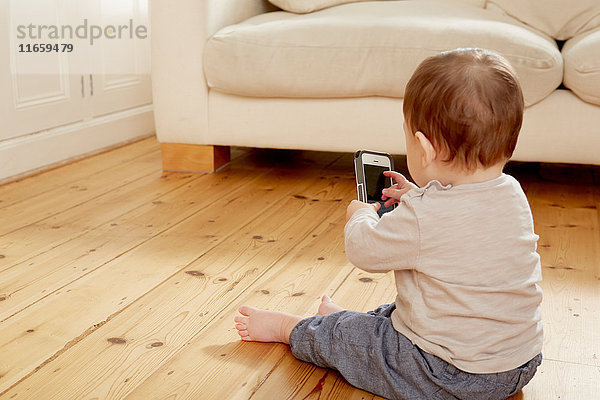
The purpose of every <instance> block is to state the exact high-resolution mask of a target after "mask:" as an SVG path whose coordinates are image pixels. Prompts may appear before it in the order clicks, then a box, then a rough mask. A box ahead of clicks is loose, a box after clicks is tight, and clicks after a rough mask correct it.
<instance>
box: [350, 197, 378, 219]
mask: <svg viewBox="0 0 600 400" xmlns="http://www.w3.org/2000/svg"><path fill="white" fill-rule="evenodd" d="M369 207H372V208H373V209H375V212H377V210H379V207H381V205H380V204H379V203H373V204H369V203H363V202H362V201H358V200H352V201H351V202H350V204H348V208H346V222H348V220H349V219H350V217H351V216H352V214H354V213H355V212H356V210H360V209H361V208H369Z"/></svg>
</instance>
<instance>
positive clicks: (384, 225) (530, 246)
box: [345, 174, 543, 373]
mask: <svg viewBox="0 0 600 400" xmlns="http://www.w3.org/2000/svg"><path fill="white" fill-rule="evenodd" d="M538 238H539V237H538V236H537V235H536V234H535V233H534V229H533V218H532V215H531V210H530V208H529V204H528V203H527V198H526V197H525V194H524V193H523V190H522V189H521V186H520V185H519V183H518V182H517V181H516V180H515V179H514V178H512V177H511V176H509V175H506V174H502V176H500V177H498V178H496V179H493V180H490V181H486V182H482V183H473V184H464V185H458V186H454V187H452V186H451V185H448V186H442V185H441V184H440V183H439V182H437V181H432V182H430V183H429V184H427V185H426V186H425V187H423V188H418V189H413V190H410V191H409V192H408V193H406V194H405V195H404V196H402V199H401V201H400V203H399V205H398V207H397V208H396V209H395V210H394V211H392V212H389V213H387V214H384V216H383V217H381V219H380V218H379V217H378V215H377V213H375V211H373V210H372V209H371V208H365V209H360V210H358V211H356V212H355V213H354V215H353V216H352V217H351V218H350V220H348V223H347V224H346V227H345V239H346V254H347V256H348V259H349V260H350V261H351V262H352V263H353V264H354V265H356V266H357V267H359V268H361V269H363V270H365V271H369V272H387V271H391V270H393V271H394V275H395V279H396V286H397V289H398V294H397V297H396V310H394V312H393V314H392V323H393V326H394V328H395V329H396V330H397V331H398V332H400V333H401V334H403V335H404V336H406V337H407V338H409V339H410V340H411V341H412V342H413V343H414V344H415V345H417V346H418V347H420V348H421V349H422V350H425V351H426V352H428V353H430V354H434V355H436V356H438V357H440V358H442V359H443V360H445V361H447V362H449V363H451V364H453V365H454V366H456V367H457V368H459V369H462V370H464V371H467V372H471V373H493V372H502V371H507V370H510V369H513V368H516V367H519V366H520V365H522V364H524V363H525V362H527V361H529V360H530V359H531V358H533V357H534V356H536V355H537V354H538V353H540V352H541V349H542V335H543V333H542V322H541V307H540V305H541V301H542V290H541V288H540V287H539V286H538V283H539V282H540V281H541V279H542V274H541V265H540V257H539V255H538V254H537V252H536V249H537V240H538Z"/></svg>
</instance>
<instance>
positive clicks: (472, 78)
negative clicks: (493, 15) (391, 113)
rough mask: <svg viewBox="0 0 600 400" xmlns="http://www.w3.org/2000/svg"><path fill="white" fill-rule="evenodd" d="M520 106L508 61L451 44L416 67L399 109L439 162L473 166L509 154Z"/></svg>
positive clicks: (518, 124) (517, 128) (519, 94)
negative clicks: (419, 133) (401, 108)
mask: <svg viewBox="0 0 600 400" xmlns="http://www.w3.org/2000/svg"><path fill="white" fill-rule="evenodd" d="M523 107H524V103H523V93H522V91H521V86H520V84H519V81H518V80H517V78H516V74H515V72H514V71H513V69H512V67H511V66H510V64H509V63H508V61H506V60H505V59H504V58H503V57H501V56H499V55H497V54H496V53H493V52H491V51H488V50H483V49H456V50H452V51H447V52H444V53H441V54H438V55H436V56H433V57H429V58H427V59H426V60H425V61H423V62H422V63H421V64H420V65H419V66H418V67H417V70H416V71H415V72H414V74H413V75H412V77H411V78H410V80H409V81H408V84H407V85H406V93H405V95H404V105H403V111H404V117H405V119H406V123H407V126H408V128H409V130H410V131H411V132H412V133H413V134H414V133H415V132H417V131H421V132H422V133H423V134H424V135H425V136H426V137H427V139H429V140H430V141H431V143H432V144H433V146H434V148H435V149H436V151H438V152H439V153H441V154H442V156H443V157H445V160H444V161H448V162H451V163H453V164H455V165H457V166H461V167H464V168H466V169H467V170H472V169H474V168H477V167H478V166H482V167H490V166H492V165H495V164H497V163H499V162H502V161H507V160H508V159H509V158H510V157H511V156H512V153H513V151H514V149H515V146H516V145H517V138H518V136H519V131H520V129H521V123H522V120H523ZM411 132H407V134H410V133H411Z"/></svg>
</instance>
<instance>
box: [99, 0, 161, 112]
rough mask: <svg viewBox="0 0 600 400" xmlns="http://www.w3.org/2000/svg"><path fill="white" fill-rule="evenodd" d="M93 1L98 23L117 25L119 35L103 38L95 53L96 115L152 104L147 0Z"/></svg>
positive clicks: (105, 25)
mask: <svg viewBox="0 0 600 400" xmlns="http://www.w3.org/2000/svg"><path fill="white" fill-rule="evenodd" d="M94 4H95V5H96V7H97V8H96V10H95V12H94V15H96V16H98V20H97V24H98V25H100V26H104V27H107V26H109V25H110V26H113V25H114V27H115V31H116V30H119V33H120V37H119V38H115V39H112V40H106V39H105V40H102V41H101V42H100V43H99V44H98V47H99V48H97V49H94V52H93V54H92V63H93V65H92V71H93V74H92V75H91V77H90V79H91V87H92V88H93V96H91V98H90V101H91V104H92V106H91V109H92V112H93V116H94V117H95V116H99V115H103V114H108V113H111V112H114V111H117V110H123V109H127V108H131V107H136V106H140V105H144V104H150V103H152V90H151V81H150V40H149V38H148V35H149V32H148V27H149V23H148V14H149V13H148V0H101V1H98V0H96V2H95V3H94ZM134 32H135V33H134ZM114 35H115V36H116V35H117V33H116V32H115V33H114ZM138 35H139V36H140V37H145V39H140V37H138Z"/></svg>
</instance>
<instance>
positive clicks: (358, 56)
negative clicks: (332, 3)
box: [204, 1, 563, 104]
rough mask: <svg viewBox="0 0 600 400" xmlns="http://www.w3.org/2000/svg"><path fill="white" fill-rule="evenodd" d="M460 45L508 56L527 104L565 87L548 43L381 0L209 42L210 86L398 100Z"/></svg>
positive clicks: (258, 20) (505, 21) (476, 17)
mask: <svg viewBox="0 0 600 400" xmlns="http://www.w3.org/2000/svg"><path fill="white" fill-rule="evenodd" d="M458 47H482V48H487V49H489V50H493V51H496V52H498V53H500V54H502V55H503V56H505V57H506V58H507V59H508V60H509V61H510V62H511V64H512V65H513V67H514V68H515V70H516V71H517V75H518V76H519V79H520V81H521V85H522V87H523V92H524V95H525V101H526V104H533V103H536V102H538V101H540V100H542V99H543V98H544V97H546V96H548V95H549V94H550V93H551V92H552V91H553V90H554V89H556V88H557V87H558V86H559V85H560V83H561V82H562V73H563V65H562V57H561V55H560V52H559V51H558V48H557V46H556V43H555V42H554V41H553V40H552V39H550V38H549V37H547V36H543V34H539V33H537V32H536V31H534V30H532V29H531V28H527V27H526V26H525V25H523V24H521V23H519V22H518V21H516V20H513V19H512V18H511V17H508V16H503V15H499V14H497V13H493V12H490V11H488V10H485V9H479V8H476V7H472V6H467V5H458V4H457V3H456V2H444V1H437V2H436V1H375V2H360V3H352V4H345V5H340V6H337V7H333V8H328V9H325V10H321V11H317V12H314V13H311V14H301V15H298V14H291V13H287V12H282V11H277V12H271V13H266V14H262V15H259V16H256V17H253V18H251V19H249V20H247V21H245V22H243V23H241V24H237V25H233V26H229V27H226V28H224V29H222V30H220V31H219V32H217V33H216V34H215V35H214V36H213V37H212V38H210V39H209V41H208V43H207V45H206V48H205V53H204V72H205V75H206V79H207V82H208V85H209V87H211V88H213V89H216V90H218V91H221V92H225V93H230V94H236V95H241V96H250V97H281V98H345V97H364V96H386V97H395V98H402V97H403V96H404V87H405V86H406V83H407V81H408V79H409V78H410V76H411V74H412V73H413V71H414V70H415V69H416V67H417V65H418V64H419V63H420V62H421V61H422V60H423V59H425V58H426V57H428V56H431V55H434V54H437V53H439V52H440V51H444V50H449V49H454V48H458Z"/></svg>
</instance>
